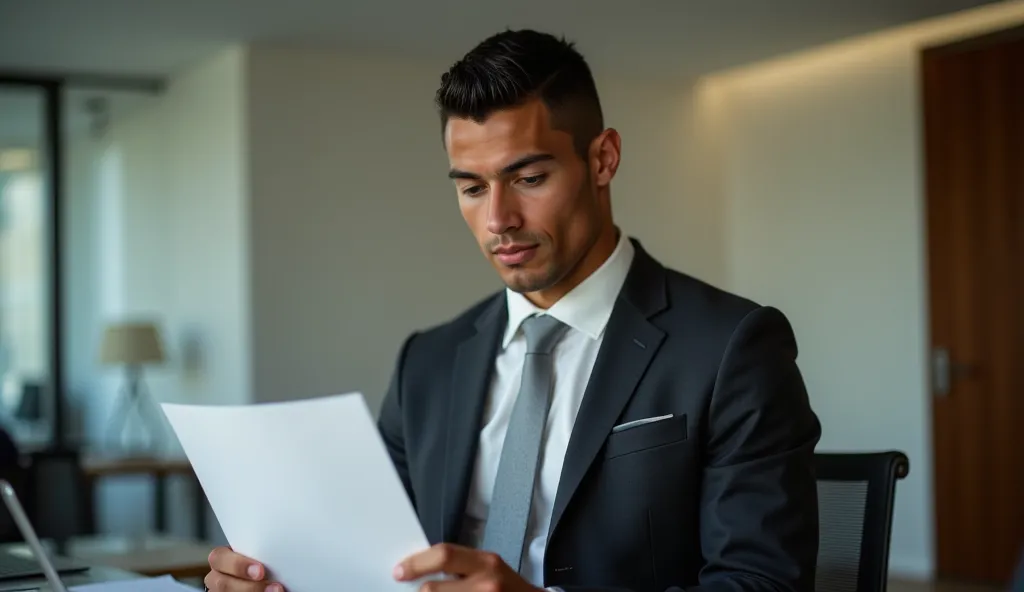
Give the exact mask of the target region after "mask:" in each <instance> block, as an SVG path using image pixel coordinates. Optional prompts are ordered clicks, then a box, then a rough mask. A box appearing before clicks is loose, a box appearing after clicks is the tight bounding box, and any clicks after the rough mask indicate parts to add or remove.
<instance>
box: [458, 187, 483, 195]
mask: <svg viewBox="0 0 1024 592" xmlns="http://www.w3.org/2000/svg"><path fill="white" fill-rule="evenodd" d="M483 190H484V186H483V185H471V186H469V187H466V188H465V189H463V190H462V192H463V193H464V194H466V195H468V196H470V197H474V196H477V195H480V193H482V192H483Z"/></svg>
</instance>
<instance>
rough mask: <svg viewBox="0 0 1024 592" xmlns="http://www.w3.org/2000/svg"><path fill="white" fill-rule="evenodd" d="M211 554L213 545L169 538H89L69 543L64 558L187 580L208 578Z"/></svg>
mask: <svg viewBox="0 0 1024 592" xmlns="http://www.w3.org/2000/svg"><path fill="white" fill-rule="evenodd" d="M211 550H213V545H211V544H209V543H202V542H197V541H192V540H187V539H179V538H175V537H169V536H158V535H147V536H143V537H124V536H87V537H75V538H73V539H71V540H70V541H68V542H67V543H66V545H65V548H64V553H63V555H65V556H67V557H70V558H72V559H74V560H76V561H78V562H80V563H85V564H86V565H97V566H103V567H110V568H116V569H121V570H124V571H128V572H132V573H135V574H140V575H143V576H146V577H156V576H163V575H169V576H171V577H173V578H174V579H176V580H183V579H188V578H204V577H206V574H207V573H209V571H210V551H211Z"/></svg>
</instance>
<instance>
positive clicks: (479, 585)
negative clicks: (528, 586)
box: [419, 572, 497, 592]
mask: <svg viewBox="0 0 1024 592" xmlns="http://www.w3.org/2000/svg"><path fill="white" fill-rule="evenodd" d="M495 582H496V580H495V579H494V574H491V573H487V572H478V573H477V574H476V575H472V576H469V577H467V578H459V579H452V580H434V581H430V582H426V583H424V584H423V585H422V586H420V588H419V592H478V591H479V590H496V589H497V588H496V587H495V586H494V584H495Z"/></svg>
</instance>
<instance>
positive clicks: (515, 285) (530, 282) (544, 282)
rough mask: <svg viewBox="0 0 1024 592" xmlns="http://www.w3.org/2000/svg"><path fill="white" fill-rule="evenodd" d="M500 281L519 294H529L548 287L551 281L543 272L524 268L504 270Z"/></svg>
mask: <svg viewBox="0 0 1024 592" xmlns="http://www.w3.org/2000/svg"><path fill="white" fill-rule="evenodd" d="M501 275H502V278H501V279H502V281H504V282H505V286H506V287H508V289H509V290H512V291H513V292H518V293H519V294H529V293H531V292H539V291H541V290H544V289H547V288H550V287H551V285H552V283H553V282H551V281H549V279H548V277H547V276H546V275H544V274H540V273H536V272H529V271H526V270H508V269H506V270H505V273H502V274H501Z"/></svg>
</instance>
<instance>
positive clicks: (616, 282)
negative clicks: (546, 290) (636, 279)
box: [501, 233, 634, 348]
mask: <svg viewBox="0 0 1024 592" xmlns="http://www.w3.org/2000/svg"><path fill="white" fill-rule="evenodd" d="M633 252H634V249H633V243H631V242H630V240H629V239H628V238H626V235H625V233H620V235H619V242H618V244H617V245H616V246H615V250H614V251H612V254H611V256H609V257H608V259H607V260H606V261H605V262H604V263H602V264H601V267H598V268H597V270H595V271H594V273H592V274H590V276H588V277H587V278H586V279H585V280H583V281H582V282H580V284H579V285H578V286H576V287H575V288H573V289H572V290H570V291H569V293H567V294H566V295H565V296H563V297H562V298H561V299H560V300H559V301H558V302H556V303H555V304H554V305H553V306H552V307H551V308H550V309H548V310H544V309H542V308H540V307H538V306H537V305H535V304H533V303H532V302H530V301H529V300H528V299H527V298H526V297H525V296H523V295H522V294H520V293H518V292H515V291H513V290H511V289H508V288H506V289H505V301H506V306H507V307H508V325H507V326H506V327H505V336H504V339H503V340H502V342H501V346H502V348H507V347H508V344H509V343H510V342H511V341H512V339H513V338H514V337H515V336H516V333H518V332H519V327H520V326H521V325H522V324H523V321H525V320H526V319H527V318H529V317H531V316H533V315H541V314H549V315H551V316H553V317H555V318H556V319H558V320H560V321H562V322H563V323H565V324H566V325H569V327H571V328H573V329H575V330H576V331H579V332H580V333H583V334H584V335H586V336H587V337H589V338H591V339H598V338H599V337H601V335H602V334H603V333H604V329H605V327H606V326H607V325H608V319H609V318H610V317H611V316H612V309H613V308H614V307H615V300H616V298H618V296H619V291H620V290H621V289H622V285H623V284H624V283H625V282H626V275H627V274H628V273H629V267H630V265H631V264H632V263H633Z"/></svg>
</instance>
